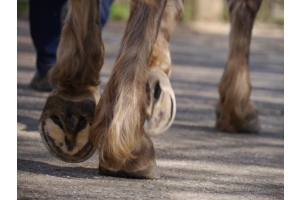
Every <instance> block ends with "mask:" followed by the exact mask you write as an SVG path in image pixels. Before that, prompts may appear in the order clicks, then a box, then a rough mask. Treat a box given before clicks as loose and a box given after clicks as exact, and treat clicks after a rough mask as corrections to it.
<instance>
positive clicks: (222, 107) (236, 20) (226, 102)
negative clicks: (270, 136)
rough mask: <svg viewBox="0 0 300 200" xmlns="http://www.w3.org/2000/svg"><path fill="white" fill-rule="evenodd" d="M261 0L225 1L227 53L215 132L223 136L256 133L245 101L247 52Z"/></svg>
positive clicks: (249, 105)
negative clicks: (228, 36)
mask: <svg viewBox="0 0 300 200" xmlns="http://www.w3.org/2000/svg"><path fill="white" fill-rule="evenodd" d="M261 2H262V0H228V7H229V11H230V23H231V31H230V52H229V56H228V61H227V65H226V68H225V71H224V73H223V76H222V79H221V82H220V85H219V94H220V99H219V102H218V105H217V109H216V115H217V120H216V128H217V129H218V130H219V131H224V132H238V131H240V132H259V130H260V125H259V120H258V111H257V109H256V107H255V106H254V105H253V104H252V103H251V101H250V99H249V97H250V93H251V84H250V76H249V67H248V65H249V51H250V42H251V32H252V27H253V23H254V20H255V16H256V13H257V11H258V10H259V7H260V5H261Z"/></svg>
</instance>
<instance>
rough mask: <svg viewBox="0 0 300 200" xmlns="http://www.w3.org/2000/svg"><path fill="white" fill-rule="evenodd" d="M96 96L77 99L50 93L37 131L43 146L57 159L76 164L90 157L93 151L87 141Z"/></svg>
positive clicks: (97, 95) (89, 95)
mask: <svg viewBox="0 0 300 200" xmlns="http://www.w3.org/2000/svg"><path fill="white" fill-rule="evenodd" d="M98 99H99V94H93V93H92V92H87V93H85V94H84V95H81V96H79V97H78V96H77V97H76V98H73V97H70V96H67V95H63V94H59V93H58V92H56V91H53V92H52V93H51V94H50V96H49V97H48V99H47V101H46V104H45V106H44V109H43V112H42V115H41V118H40V121H39V131H40V134H41V137H42V139H43V141H44V144H45V146H46V147H47V149H48V150H49V152H50V153H51V154H53V155H54V156H55V157H57V158H58V159H60V160H62V161H65V162H70V163H76V162H83V161H85V160H87V159H88V158H90V157H91V156H92V155H93V154H94V152H95V150H96V149H95V148H94V146H93V144H92V142H91V141H90V139H89V135H90V126H91V124H92V122H93V119H94V112H95V107H96V102H98Z"/></svg>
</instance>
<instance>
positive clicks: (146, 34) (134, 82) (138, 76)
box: [90, 0, 167, 178]
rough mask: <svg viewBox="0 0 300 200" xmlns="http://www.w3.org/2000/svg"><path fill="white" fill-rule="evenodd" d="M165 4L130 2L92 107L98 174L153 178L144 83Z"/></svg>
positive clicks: (157, 0) (162, 1)
mask: <svg viewBox="0 0 300 200" xmlns="http://www.w3.org/2000/svg"><path fill="white" fill-rule="evenodd" d="M166 2H167V1H166V0H132V1H131V11H130V16H129V19H128V22H127V26H126V29H125V33H124V36H123V38H122V42H121V48H120V51H119V55H118V57H117V60H116V63H115V66H114V69H113V72H112V75H111V77H110V79H109V81H108V83H107V85H106V88H105V89H104V92H103V94H102V96H101V99H100V101H99V103H98V105H97V107H96V112H95V119H94V122H93V125H92V127H91V137H90V138H91V140H92V141H93V143H94V145H95V146H96V148H98V152H99V168H98V173H99V174H102V175H112V176H128V177H136V178H157V177H158V176H159V174H158V171H157V167H156V160H155V150H154V147H153V143H152V141H151V140H150V138H149V137H148V136H147V135H146V133H145V130H144V127H143V125H144V122H145V106H146V78H147V72H148V66H149V62H150V57H151V52H152V50H153V46H154V43H155V40H156V37H157V34H158V29H159V26H160V21H161V18H162V15H163V12H164V9H165V6H166Z"/></svg>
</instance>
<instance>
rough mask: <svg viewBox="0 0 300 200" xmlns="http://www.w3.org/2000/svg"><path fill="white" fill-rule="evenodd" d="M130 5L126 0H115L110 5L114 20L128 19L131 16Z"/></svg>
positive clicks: (111, 17)
mask: <svg viewBox="0 0 300 200" xmlns="http://www.w3.org/2000/svg"><path fill="white" fill-rule="evenodd" d="M129 12H130V5H129V3H128V1H126V0H115V2H114V3H113V4H112V6H111V7H110V16H109V18H110V19H112V20H126V19H127V18H128V17H129Z"/></svg>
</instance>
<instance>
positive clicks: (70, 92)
mask: <svg viewBox="0 0 300 200" xmlns="http://www.w3.org/2000/svg"><path fill="white" fill-rule="evenodd" d="M68 3H69V5H68V6H69V10H68V14H67V16H66V19H65V23H64V25H63V28H62V33H61V38H60V42H59V46H58V50H57V62H56V64H55V66H54V67H53V68H52V69H51V71H50V75H49V81H50V83H51V85H52V86H53V91H52V92H51V93H50V95H49V97H48V98H47V101H46V104H45V106H44V109H43V112H42V115H41V117H40V120H39V129H40V133H41V136H42V138H43V140H44V142H45V145H46V147H47V148H48V150H49V151H50V152H51V153H52V154H53V155H55V156H56V157H57V158H59V159H61V160H63V161H66V162H81V161H84V160H86V159H88V158H89V157H90V156H92V155H93V153H94V152H95V150H96V149H95V148H94V146H93V144H92V142H91V141H90V140H89V129H90V126H91V124H92V122H93V118H94V112H95V108H96V104H97V103H98V101H99V98H100V95H99V88H98V85H99V73H100V70H101V68H102V65H103V55H104V47H103V42H102V38H101V30H100V26H99V22H98V20H99V0H89V1H85V0H76V1H75V0H70V1H69V2H68Z"/></svg>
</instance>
